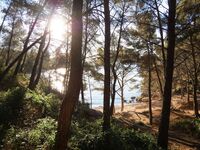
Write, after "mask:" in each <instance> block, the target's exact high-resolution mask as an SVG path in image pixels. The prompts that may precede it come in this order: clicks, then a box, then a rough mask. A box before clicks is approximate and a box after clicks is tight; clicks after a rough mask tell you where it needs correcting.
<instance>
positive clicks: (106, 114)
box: [103, 0, 110, 142]
mask: <svg viewBox="0 0 200 150" xmlns="http://www.w3.org/2000/svg"><path fill="white" fill-rule="evenodd" d="M104 16H105V18H104V21H105V45H104V72H105V75H104V101H103V106H104V107H103V131H108V130H109V129H110V10H109V0H104ZM107 142H108V141H107Z"/></svg>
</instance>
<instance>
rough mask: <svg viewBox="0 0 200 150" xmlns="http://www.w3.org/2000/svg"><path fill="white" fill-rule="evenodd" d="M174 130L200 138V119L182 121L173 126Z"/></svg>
mask: <svg viewBox="0 0 200 150" xmlns="http://www.w3.org/2000/svg"><path fill="white" fill-rule="evenodd" d="M172 128H173V129H176V130H179V131H181V132H183V133H186V134H190V135H191V136H195V137H197V138H200V119H197V118H195V119H193V120H189V119H186V120H181V121H178V122H176V123H175V124H173V125H172Z"/></svg>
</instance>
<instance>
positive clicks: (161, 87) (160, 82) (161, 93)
mask: <svg viewBox="0 0 200 150" xmlns="http://www.w3.org/2000/svg"><path fill="white" fill-rule="evenodd" d="M154 66H155V69H156V75H157V78H158V83H159V87H160V97H161V98H163V86H162V81H161V79H160V75H159V72H158V67H157V64H156V62H155V61H154Z"/></svg>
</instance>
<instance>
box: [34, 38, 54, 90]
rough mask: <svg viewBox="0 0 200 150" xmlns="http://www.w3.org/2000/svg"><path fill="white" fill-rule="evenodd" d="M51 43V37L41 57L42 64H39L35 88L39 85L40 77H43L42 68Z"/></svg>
mask: <svg viewBox="0 0 200 150" xmlns="http://www.w3.org/2000/svg"><path fill="white" fill-rule="evenodd" d="M50 41H51V36H49V41H48V43H47V46H46V47H45V49H44V51H43V52H42V56H41V59H40V64H39V67H38V73H37V76H36V79H35V82H34V85H33V87H34V88H35V87H36V86H37V84H38V83H39V80H40V76H41V73H42V66H43V61H44V55H45V54H46V51H47V50H48V48H49V45H50Z"/></svg>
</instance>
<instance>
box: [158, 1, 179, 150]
mask: <svg viewBox="0 0 200 150" xmlns="http://www.w3.org/2000/svg"><path fill="white" fill-rule="evenodd" d="M168 4H169V16H168V48H167V64H166V75H165V86H164V97H163V105H162V112H161V120H160V125H159V132H158V141H157V142H158V145H159V146H161V147H162V148H163V149H167V147H168V129H169V118H170V106H171V96H172V81H173V69H174V50H175V38H176V35H175V14H176V0H169V1H168Z"/></svg>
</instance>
